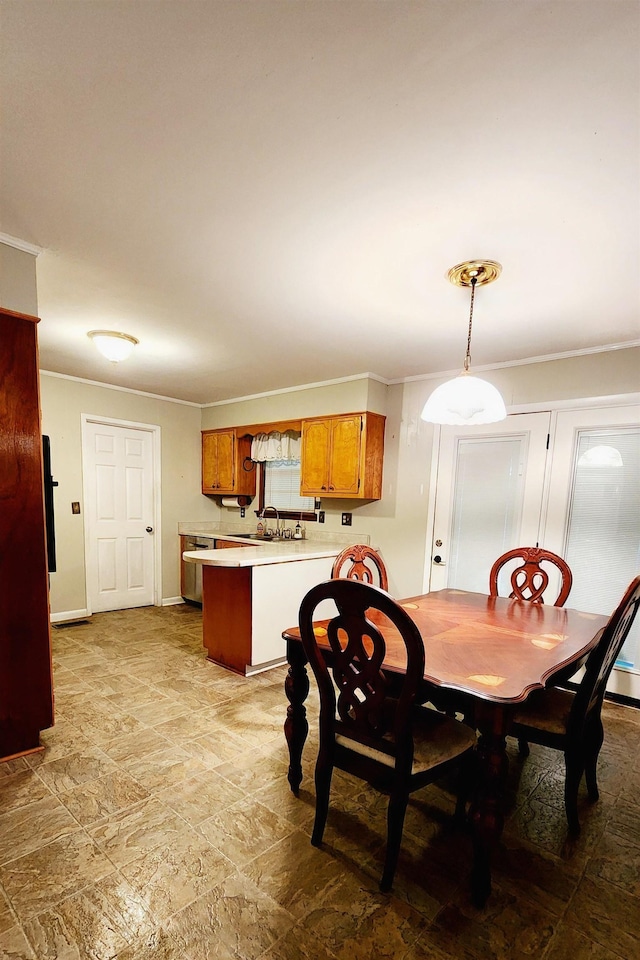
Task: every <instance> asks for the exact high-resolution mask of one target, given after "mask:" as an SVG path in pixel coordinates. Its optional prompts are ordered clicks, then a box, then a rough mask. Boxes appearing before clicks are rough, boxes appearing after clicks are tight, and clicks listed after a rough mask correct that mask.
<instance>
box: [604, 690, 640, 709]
mask: <svg viewBox="0 0 640 960" xmlns="http://www.w3.org/2000/svg"><path fill="white" fill-rule="evenodd" d="M604 698H605V700H611V702H612V703H620V704H622V706H623V707H635V708H636V710H638V709H640V700H636V699H635V698H634V697H627V696H626V695H625V694H624V693H609V691H608V690H607V692H606V693H605V695H604Z"/></svg>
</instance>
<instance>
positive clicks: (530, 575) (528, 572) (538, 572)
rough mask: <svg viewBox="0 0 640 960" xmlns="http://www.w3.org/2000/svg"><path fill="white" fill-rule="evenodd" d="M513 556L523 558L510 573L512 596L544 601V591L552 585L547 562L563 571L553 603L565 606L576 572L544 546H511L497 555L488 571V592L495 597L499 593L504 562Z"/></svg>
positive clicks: (513, 557)
mask: <svg viewBox="0 0 640 960" xmlns="http://www.w3.org/2000/svg"><path fill="white" fill-rule="evenodd" d="M511 560H522V563H521V564H520V566H518V567H516V568H515V570H513V571H512V573H511V578H510V580H511V593H510V594H509V597H510V599H511V600H530V601H531V602H533V603H544V599H543V597H544V592H545V590H546V589H547V587H548V585H549V574H548V573H547V571H546V570H545V569H544V567H542V566H541V564H542V563H548V564H551V565H552V566H555V567H557V569H558V570H559V571H560V576H561V578H562V583H561V585H560V591H559V593H558V596H557V599H556V600H555V601H554V604H553V605H554V607H563V606H564V604H565V601H566V599H567V597H568V596H569V593H570V591H571V585H572V583H573V576H572V574H571V570H570V569H569V565H568V564H567V563H566V562H565V561H564V560H563V559H562V557H559V556H558V554H557V553H552V552H551V551H550V550H543V549H542V547H517V548H516V549H515V550H508V551H507V553H503V554H502V556H501V557H498V559H497V560H496V562H495V563H494V565H493V566H492V568H491V573H490V574H489V593H490V594H491V596H492V597H497V596H499V594H498V576H499V574H500V571H501V570H502V568H503V567H504V565H505V564H507V563H509V561H511Z"/></svg>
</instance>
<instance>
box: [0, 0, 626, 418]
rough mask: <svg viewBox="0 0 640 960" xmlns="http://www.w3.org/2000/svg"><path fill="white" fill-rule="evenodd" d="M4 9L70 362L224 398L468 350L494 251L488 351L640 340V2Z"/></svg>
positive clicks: (15, 146) (7, 125)
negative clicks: (497, 271) (477, 268)
mask: <svg viewBox="0 0 640 960" xmlns="http://www.w3.org/2000/svg"><path fill="white" fill-rule="evenodd" d="M0 8H1V16H2V28H1V31H0V36H1V41H0V42H1V45H2V46H1V49H0V65H1V66H0V69H1V71H2V77H1V82H2V102H3V117H2V138H1V149H2V156H1V163H2V166H1V171H0V188H1V195H0V231H1V232H2V233H4V234H6V235H9V236H11V237H15V238H19V239H20V240H22V241H24V242H26V243H29V244H34V245H36V246H38V247H41V248H42V253H41V254H40V256H39V257H38V259H37V278H38V300H39V315H40V316H41V318H42V321H41V323H40V326H39V337H40V354H41V367H42V369H44V370H50V371H54V372H57V373H63V374H69V375H72V376H76V377H83V378H87V379H89V380H95V381H100V382H109V383H113V384H117V385H120V386H123V387H129V388H134V389H137V390H143V391H146V392H149V393H154V394H158V395H161V396H167V397H174V398H177V399H182V400H187V401H192V402H196V403H207V402H214V401H217V400H224V399H229V398H233V397H240V396H248V395H255V394H258V393H263V392H268V391H272V390H278V389H282V388H286V387H291V386H295V385H299V384H303V383H315V382H323V381H326V380H329V379H335V378H341V377H348V376H352V375H356V374H361V373H365V372H371V373H373V374H375V375H377V376H379V377H382V378H384V379H386V380H402V379H403V378H407V377H417V376H422V375H428V374H434V373H437V372H440V371H450V370H455V371H458V370H459V369H460V367H461V365H462V360H463V357H464V348H465V344H466V332H467V330H466V328H467V322H468V306H469V295H468V291H467V290H464V289H461V288H457V287H454V286H452V285H451V284H450V283H449V282H448V281H447V279H446V274H447V271H448V269H449V268H450V267H451V266H453V265H454V264H457V263H459V262H460V261H462V260H467V259H471V258H489V259H494V260H498V261H500V263H502V265H503V272H502V276H501V277H500V279H499V280H498V281H497V282H496V283H494V284H492V285H491V286H487V287H485V288H483V289H481V290H479V291H478V295H477V299H476V308H475V314H474V339H473V351H472V364H473V367H474V368H475V369H478V368H479V367H482V366H484V365H491V364H501V363H504V362H507V361H511V360H522V359H525V358H531V357H540V356H548V355H555V354H558V353H564V352H567V351H572V352H573V351H581V350H589V349H593V348H597V347H601V346H607V345H613V344H622V343H628V342H630V341H633V340H635V339H636V338H637V337H638V335H639V333H640V330H639V326H638V323H639V320H638V318H639V316H640V310H639V308H640V286H639V284H640V280H639V275H640V274H639V271H638V266H639V263H640V250H639V222H640V203H639V177H638V171H639V164H638V161H639V157H640V151H639V144H638V127H639V123H638V120H639V114H640V111H639V105H640V97H639V90H640V82H639V81H640V76H639V63H640V58H639V57H638V40H639V26H638V25H639V20H640V6H639V5H638V3H637V2H636V0H633V2H628V3H627V2H622V0H620V2H615V3H612V2H610V0H605V2H598V3H590V2H586V0H582V2H579V3H576V2H570V0H569V2H549V3H545V2H542V0H540V2H537V0H522V2H519V0H510V2H495V0H491V2H483V0H471V2H456V0H446V2H437V3H436V2H430V0H422V2H410V3H409V2H403V0H396V2H394V0H388V2H370V0H365V2H356V0H306V2H303V3H301V2H298V0H258V2H252V0H243V2H241V3H240V2H237V0H231V2H225V0H201V2H191V0H173V2H162V0H155V2H153V3H147V2H140V0H121V2H117V3H116V2H112V0H106V2H102V0H93V2H90V3H89V2H84V3H79V2H76V0H72V2H65V0H56V2H51V0H44V2H43V0H30V2H29V3H24V2H23V0H11V2H6V0H2V2H1V4H0ZM96 328H107V329H114V330H119V331H123V332H126V333H129V334H132V335H134V336H135V337H137V338H138V339H139V340H140V345H139V346H138V347H137V348H136V351H135V353H134V355H133V356H132V357H131V359H129V360H127V361H126V362H124V363H122V364H119V365H114V364H111V363H109V362H108V361H106V360H104V359H102V358H101V357H100V356H99V355H98V353H97V351H96V350H95V347H94V346H93V345H92V343H91V341H90V340H89V339H88V338H87V336H86V334H87V332H88V331H89V330H92V329H96Z"/></svg>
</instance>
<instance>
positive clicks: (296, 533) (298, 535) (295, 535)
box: [293, 523, 302, 540]
mask: <svg viewBox="0 0 640 960" xmlns="http://www.w3.org/2000/svg"><path fill="white" fill-rule="evenodd" d="M293 539H294V540H302V527H301V526H300V524H299V523H296V529H295V530H294V532H293Z"/></svg>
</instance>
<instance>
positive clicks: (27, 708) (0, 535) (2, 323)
mask: <svg viewBox="0 0 640 960" xmlns="http://www.w3.org/2000/svg"><path fill="white" fill-rule="evenodd" d="M37 323H38V319H37V317H30V316H26V315H24V314H19V313H12V312H10V311H8V310H0V411H1V415H0V611H1V614H0V760H9V759H11V758H12V757H19V756H22V755H24V754H28V753H34V752H35V751H37V750H40V749H42V748H41V747H40V731H41V730H45V729H46V728H47V727H50V726H52V724H53V686H52V671H51V636H50V631H49V586H48V580H47V549H46V542H45V508H44V488H43V471H42V435H41V428H40V400H39V377H38V345H37V338H36V324H37Z"/></svg>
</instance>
